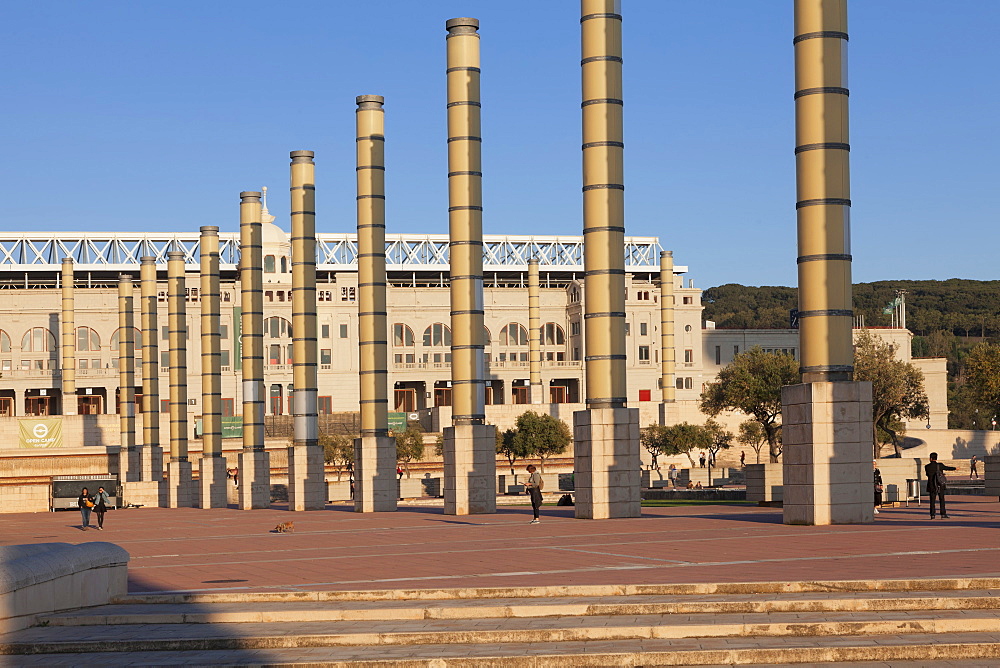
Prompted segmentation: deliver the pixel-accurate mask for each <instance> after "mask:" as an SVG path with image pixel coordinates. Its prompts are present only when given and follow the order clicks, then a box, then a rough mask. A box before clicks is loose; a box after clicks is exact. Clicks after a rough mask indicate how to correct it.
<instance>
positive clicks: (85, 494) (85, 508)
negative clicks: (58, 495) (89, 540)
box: [76, 487, 94, 531]
mask: <svg viewBox="0 0 1000 668" xmlns="http://www.w3.org/2000/svg"><path fill="white" fill-rule="evenodd" d="M76 503H77V505H78V506H79V507H80V515H81V517H82V518H83V524H82V525H81V526H80V528H81V529H83V530H84V531H86V530H87V528H88V527H89V526H90V512H91V511H92V510H93V509H94V497H93V496H91V495H90V490H88V489H87V488H86V487H84V488H83V489H82V490H80V498H78V499H77V500H76Z"/></svg>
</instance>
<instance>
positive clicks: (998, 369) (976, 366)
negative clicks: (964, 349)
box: [965, 342, 1000, 429]
mask: <svg viewBox="0 0 1000 668" xmlns="http://www.w3.org/2000/svg"><path fill="white" fill-rule="evenodd" d="M965 370H966V383H967V384H968V388H969V394H970V395H971V398H972V400H973V401H974V402H976V403H978V404H979V405H981V406H982V407H983V408H984V411H983V412H984V413H988V415H984V417H983V418H982V419H981V420H977V421H976V427H977V428H978V429H984V428H986V429H988V428H989V426H985V427H984V425H989V421H990V418H991V416H994V415H997V413H998V411H1000V345H997V344H995V343H986V342H984V343H980V344H979V345H977V346H976V347H975V348H973V349H972V351H971V352H970V353H969V357H968V358H967V359H966V360H965Z"/></svg>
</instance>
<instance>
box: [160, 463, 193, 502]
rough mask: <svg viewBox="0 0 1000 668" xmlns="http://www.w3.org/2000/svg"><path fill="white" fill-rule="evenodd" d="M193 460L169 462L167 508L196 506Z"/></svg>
mask: <svg viewBox="0 0 1000 668" xmlns="http://www.w3.org/2000/svg"><path fill="white" fill-rule="evenodd" d="M193 487H194V484H193V482H192V480H191V462H168V463H167V508H191V507H193V506H194V498H193V496H194V489H193Z"/></svg>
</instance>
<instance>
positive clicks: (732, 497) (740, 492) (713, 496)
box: [642, 489, 747, 501]
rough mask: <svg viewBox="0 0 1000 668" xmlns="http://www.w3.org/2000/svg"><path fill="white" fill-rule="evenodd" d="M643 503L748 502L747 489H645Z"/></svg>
mask: <svg viewBox="0 0 1000 668" xmlns="http://www.w3.org/2000/svg"><path fill="white" fill-rule="evenodd" d="M642 500H643V501H684V500H687V501H746V500H747V491H746V490H745V489H644V490H642Z"/></svg>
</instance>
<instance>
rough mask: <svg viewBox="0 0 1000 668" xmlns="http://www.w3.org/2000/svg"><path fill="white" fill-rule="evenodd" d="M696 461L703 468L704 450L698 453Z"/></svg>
mask: <svg viewBox="0 0 1000 668" xmlns="http://www.w3.org/2000/svg"><path fill="white" fill-rule="evenodd" d="M698 463H699V464H700V465H701V468H705V453H704V452H703V453H701V454H700V455H698Z"/></svg>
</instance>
